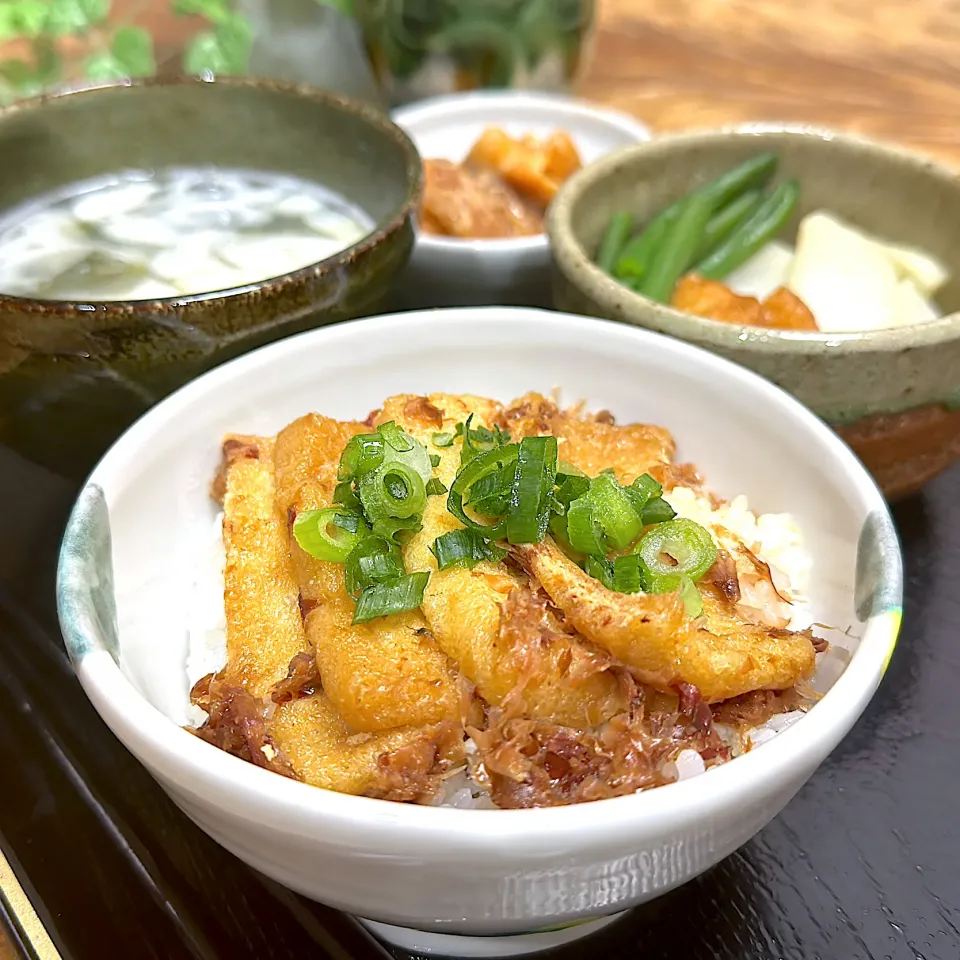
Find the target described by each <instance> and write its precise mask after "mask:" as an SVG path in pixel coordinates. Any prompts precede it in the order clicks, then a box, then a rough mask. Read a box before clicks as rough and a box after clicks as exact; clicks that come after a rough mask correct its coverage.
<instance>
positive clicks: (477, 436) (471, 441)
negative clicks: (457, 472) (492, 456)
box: [456, 413, 510, 466]
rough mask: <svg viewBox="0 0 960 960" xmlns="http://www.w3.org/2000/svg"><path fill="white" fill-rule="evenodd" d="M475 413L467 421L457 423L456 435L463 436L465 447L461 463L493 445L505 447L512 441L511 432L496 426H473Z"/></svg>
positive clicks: (494, 446) (466, 461)
mask: <svg viewBox="0 0 960 960" xmlns="http://www.w3.org/2000/svg"><path fill="white" fill-rule="evenodd" d="M472 422H473V414H472V413H471V414H470V416H469V417H467V422H466V423H458V424H457V432H456V436H458V437H463V449H462V450H461V451H460V465H461V466H463V465H464V464H466V463H468V462H469V461H470V460H472V459H473V458H474V457H476V456H477V455H478V454H480V453H483V452H484V451H485V450H489V449H490V448H491V447H493V448H496V447H503V446H506V445H507V444H508V443H509V442H510V434H509V433H507V432H506V431H504V430H501V429H500V428H499V427H497V426H495V427H494V428H493V429H492V430H490V429H488V428H487V427H473V426H471V423H472Z"/></svg>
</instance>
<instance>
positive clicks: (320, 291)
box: [0, 79, 421, 477]
mask: <svg viewBox="0 0 960 960" xmlns="http://www.w3.org/2000/svg"><path fill="white" fill-rule="evenodd" d="M218 164H222V165H225V166H231V167H246V168H252V169H259V170H266V171H270V172H278V173H285V174H293V175H295V176H299V177H303V178H305V179H308V180H315V181H319V182H320V183H322V184H324V185H326V186H328V187H331V188H332V189H334V190H336V191H338V192H339V193H341V194H343V195H344V196H345V197H346V198H347V199H348V200H350V201H352V202H354V203H356V204H357V205H359V206H360V207H361V208H363V209H364V210H365V211H366V212H367V213H368V214H369V215H370V217H371V218H372V219H373V220H374V221H375V223H376V227H375V229H374V230H373V231H372V232H371V233H370V234H369V235H368V236H366V237H365V238H363V239H362V240H361V241H360V242H359V243H357V244H355V245H354V246H352V247H350V248H348V249H347V250H345V251H344V252H342V253H340V254H338V255H337V256H335V257H331V258H329V259H327V260H324V261H323V262H321V263H318V264H316V265H313V266H309V267H306V268H304V269H302V270H297V271H296V272H293V273H290V274H287V275H285V276H282V277H279V278H276V279H271V280H267V281H264V282H261V283H257V284H252V285H248V286H245V287H242V288H237V289H232V290H223V291H218V292H214V293H204V294H200V295H196V296H188V297H178V298H176V299H169V300H159V301H137V302H126V303H123V302H111V303H95V304H80V303H61V302H54V301H41V300H27V299H22V298H16V297H6V296H2V295H0V443H3V444H6V445H8V446H9V447H11V448H13V449H14V450H16V451H18V452H19V453H21V454H23V455H25V456H27V457H28V458H30V459H32V460H34V461H35V462H38V463H41V464H43V465H46V466H50V467H52V468H54V469H56V470H58V471H59V472H61V473H65V474H68V475H71V476H75V477H78V476H82V475H83V474H85V473H86V471H87V470H88V469H89V467H90V466H91V465H92V464H93V462H95V460H96V459H97V458H98V457H99V456H100V454H101V453H102V452H103V451H104V450H105V449H106V447H107V446H108V445H109V443H110V442H112V440H113V439H115V438H116V436H117V435H118V434H119V433H120V432H121V431H122V430H123V429H124V428H125V427H126V426H128V425H129V424H130V423H131V422H132V421H133V420H134V419H136V418H137V417H138V416H139V415H140V414H141V413H143V411H144V410H146V409H147V408H148V407H150V406H152V405H153V404H154V403H156V402H157V401H158V400H160V399H161V398H162V397H164V396H165V395H166V394H168V393H170V392H171V391H172V390H174V389H176V388H177V387H179V386H180V385H181V384H183V383H185V382H186V381H187V380H190V379H191V378H193V377H195V376H196V375H197V374H199V373H201V372H203V371H204V370H207V369H209V368H210V367H212V366H215V365H216V364H219V363H221V362H223V361H224V360H227V359H229V358H231V357H234V356H236V355H237V354H240V353H243V352H245V351H247V350H250V349H252V348H254V347H257V346H260V345H261V344H263V343H266V342H268V341H271V340H276V339H279V338H280V337H285V336H288V335H289V334H293V333H298V332H300V331H303V330H307V329H310V328H312V327H317V326H320V325H322V324H327V323H334V322H336V321H339V320H345V319H348V318H351V317H356V316H360V315H364V314H369V313H375V312H377V309H378V307H379V306H380V305H381V302H382V300H383V298H384V295H385V294H387V293H388V292H389V290H390V288H391V286H392V284H393V282H394V280H395V278H396V277H397V275H398V273H399V272H400V271H401V269H402V268H403V266H404V265H405V264H406V262H407V259H408V258H409V255H410V252H411V250H412V247H413V239H414V229H413V215H414V211H415V209H416V205H417V203H418V202H419V197H420V191H421V168H420V160H419V157H418V155H417V152H416V150H415V148H414V146H413V144H412V143H411V142H410V141H409V140H408V139H407V137H406V135H405V134H404V133H403V132H402V131H401V130H400V129H399V128H398V127H396V126H395V125H394V124H392V123H391V122H390V121H389V120H388V119H387V118H386V117H385V116H383V115H382V114H380V113H379V112H378V111H376V110H375V109H374V108H372V107H369V106H366V105H363V104H360V103H356V102H353V101H350V100H346V99H343V98H341V97H338V96H334V95H330V94H326V93H321V92H319V91H316V90H313V89H311V88H309V87H299V86H292V85H282V84H277V83H269V82H261V81H253V80H218V81H216V82H206V81H203V80H196V79H182V80H174V81H166V82H157V81H148V82H137V83H132V84H131V83H128V84H120V85H110V86H104V87H97V88H92V89H86V90H81V91H75V92H69V93H65V94H60V95H55V96H48V97H39V98H36V99H33V100H27V101H24V102H21V103H19V104H16V105H15V106H12V107H8V108H7V109H5V110H2V111H0V210H3V209H7V208H9V207H11V206H13V205H15V204H18V203H20V202H22V201H24V200H27V199H29V198H31V197H34V196H36V195H38V194H41V193H44V192H46V191H48V190H51V189H55V188H57V187H62V186H64V185H66V184H69V183H71V182H73V181H76V180H83V179H86V178H89V177H94V176H99V175H102V174H109V173H112V172H116V171H120V170H123V169H129V168H131V167H136V168H141V169H143V168H151V167H165V166H193V165H218Z"/></svg>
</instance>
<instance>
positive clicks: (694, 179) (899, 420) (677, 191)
mask: <svg viewBox="0 0 960 960" xmlns="http://www.w3.org/2000/svg"><path fill="white" fill-rule="evenodd" d="M766 150H772V151H775V152H776V153H777V154H779V157H780V164H779V168H778V172H777V180H780V181H782V180H784V179H787V178H790V177H796V178H797V179H798V180H799V181H800V202H799V205H798V209H797V210H796V211H795V213H794V215H793V217H792V220H791V223H790V224H789V225H788V227H787V230H786V232H785V234H784V239H786V240H792V238H793V237H794V236H795V235H796V228H797V224H798V222H799V220H800V218H801V217H803V216H805V215H806V214H808V213H810V212H811V211H813V210H817V209H827V210H830V211H832V212H834V213H836V214H837V215H839V216H840V217H842V218H844V219H845V220H848V221H849V222H850V223H851V224H853V225H854V226H856V227H859V228H861V229H863V230H866V231H868V232H869V233H872V234H874V235H876V236H879V237H882V238H884V239H886V240H889V241H891V242H894V243H898V244H904V245H907V246H912V247H917V248H919V249H921V250H924V251H926V252H928V253H930V254H931V255H933V256H934V257H936V258H937V259H939V260H940V261H941V262H943V263H944V264H945V265H946V267H947V269H948V271H949V273H950V280H949V282H948V283H947V284H946V286H945V287H944V288H943V289H942V290H941V291H940V292H939V293H938V294H937V301H938V303H939V305H940V307H941V308H942V310H943V311H944V313H945V315H944V316H943V317H942V318H941V319H939V320H935V321H932V322H928V323H918V324H913V325H912V326H905V327H896V328H892V329H887V330H874V331H869V332H864V333H808V332H798V331H780V330H766V329H761V328H758V327H742V326H736V325H733V324H729V323H719V322H717V321H714V320H706V319H703V318H701V317H698V316H693V315H692V314H688V313H683V312H680V311H679V310H675V309H673V308H671V307H667V306H664V305H662V304H659V303H655V302H654V301H652V300H649V299H647V298H646V297H643V296H641V295H639V294H637V293H634V292H633V291H631V290H629V289H627V288H626V287H624V286H622V285H621V284H619V283H617V282H616V281H615V280H613V279H612V278H610V277H609V276H607V274H605V273H604V272H603V271H602V270H600V269H599V267H597V266H596V265H595V264H594V262H593V256H594V255H595V252H596V250H597V247H598V245H599V242H600V237H601V235H602V233H603V230H604V228H605V227H606V225H607V223H608V222H609V219H610V216H611V214H612V213H613V212H614V211H615V210H630V211H632V212H633V213H634V214H635V216H636V219H637V221H638V222H643V221H644V220H646V219H648V218H649V217H650V216H652V215H653V214H654V213H656V212H658V211H660V210H662V209H663V208H664V207H666V206H667V205H668V204H669V203H671V202H672V201H673V200H676V199H677V198H679V197H680V196H682V195H684V194H685V193H687V192H688V191H690V190H691V189H693V188H694V187H696V186H697V185H698V184H701V183H704V182H706V181H708V180H711V179H713V178H714V177H715V176H718V175H719V174H721V173H723V172H724V171H726V170H729V169H730V168H732V167H733V166H735V165H736V164H738V163H740V162H741V161H743V160H746V159H747V158H748V157H751V156H754V155H756V154H758V153H760V152H762V151H766ZM547 229H548V234H549V236H550V242H551V248H552V253H553V257H554V260H555V263H556V267H557V269H556V271H555V273H554V302H555V305H556V306H557V308H558V309H561V310H570V311H573V312H576V313H585V314H590V315H593V316H598V317H608V318H611V319H614V320H621V321H624V322H626V323H631V324H635V325H637V326H642V327H647V328H649V329H651V330H657V331H659V332H661V333H667V334H670V335H671V336H674V337H679V338H680V339H682V340H687V341H689V342H690V343H694V344H697V345H698V346H701V347H706V348H707V349H709V350H713V351H715V352H716V353H718V354H720V355H721V356H724V357H727V358H729V359H732V360H736V361H737V362H739V363H742V364H743V365H744V366H746V367H749V368H751V369H752V370H755V371H757V372H758V373H761V374H763V376H765V377H767V378H769V379H770V380H772V381H773V382H774V383H777V384H779V385H780V386H781V387H783V388H784V389H785V390H788V391H789V392H790V393H792V394H793V395H794V396H796V397H797V398H799V399H800V400H801V401H803V403H805V404H806V405H807V406H808V407H810V408H811V409H812V410H813V411H814V412H815V413H817V414H819V415H820V416H821V417H822V418H823V419H824V420H826V421H827V422H828V423H829V424H831V425H832V426H834V427H835V428H836V429H837V430H838V431H839V432H840V434H841V435H842V436H843V437H844V438H845V439H846V440H847V441H848V442H849V443H850V444H851V445H852V446H853V448H854V450H855V451H856V452H857V453H858V454H859V455H860V457H861V458H862V460H863V461H864V463H865V464H866V465H867V467H868V468H869V469H870V470H871V472H872V473H873V474H874V476H875V477H876V479H877V481H878V482H879V483H880V486H881V487H882V488H883V490H884V492H885V493H886V494H887V495H888V496H890V497H899V496H903V495H905V494H908V493H910V492H912V491H914V490H916V489H918V488H919V487H920V486H922V485H923V484H924V483H926V482H927V481H928V480H929V479H930V478H931V477H933V476H935V475H936V474H937V473H939V472H940V471H941V470H943V469H945V468H946V467H948V466H949V465H950V464H951V463H953V462H954V461H955V460H956V459H957V458H958V457H960V176H958V175H957V173H956V172H955V171H953V170H951V169H949V168H947V167H944V166H941V165H939V164H937V163H935V162H933V161H932V160H929V159H927V158H925V157H922V156H918V155H916V154H913V153H909V152H907V151H905V150H902V149H899V148H897V147H893V146H888V145H884V144H878V143H873V142H870V141H868V140H864V139H861V138H860V137H857V136H852V135H848V134H840V133H835V132H831V131H827V130H820V129H816V128H811V127H790V126H782V125H768V124H762V125H751V126H746V127H740V128H735V129H730V130H719V131H710V132H698V133H684V134H679V135H671V136H666V137H659V138H657V139H656V140H655V141H653V142H651V143H648V144H642V145H640V146H636V147H632V148H628V149H625V150H622V151H620V152H619V153H617V154H615V155H613V156H609V157H606V158H605V159H603V160H601V161H600V162H599V163H596V164H594V165H592V166H591V167H590V168H589V169H586V170H583V171H581V172H580V173H578V174H576V175H574V177H572V178H571V179H570V180H569V181H568V182H567V183H566V184H565V185H564V186H563V188H562V189H561V191H560V193H559V194H558V195H557V198H556V199H555V200H554V203H553V204H552V206H551V209H550V212H549V216H548V227H547Z"/></svg>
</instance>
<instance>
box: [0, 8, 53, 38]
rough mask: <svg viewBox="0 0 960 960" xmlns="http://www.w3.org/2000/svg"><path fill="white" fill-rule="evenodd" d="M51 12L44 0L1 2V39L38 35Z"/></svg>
mask: <svg viewBox="0 0 960 960" xmlns="http://www.w3.org/2000/svg"><path fill="white" fill-rule="evenodd" d="M48 14H49V9H48V5H47V4H46V3H45V2H44V0H7V2H6V3H0V40H10V39H13V38H15V37H29V38H33V37H38V36H40V34H41V33H42V32H43V29H44V26H45V24H46V22H47V15H48Z"/></svg>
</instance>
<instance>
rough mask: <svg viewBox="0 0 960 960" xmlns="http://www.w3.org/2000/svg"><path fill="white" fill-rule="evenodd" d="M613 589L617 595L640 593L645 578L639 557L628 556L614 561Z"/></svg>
mask: <svg viewBox="0 0 960 960" xmlns="http://www.w3.org/2000/svg"><path fill="white" fill-rule="evenodd" d="M613 589H614V590H616V591H617V593H640V591H641V590H642V589H643V578H642V575H641V570H640V558H639V557H637V556H633V555H628V556H626V557H617V558H616V560H614V561H613Z"/></svg>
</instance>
